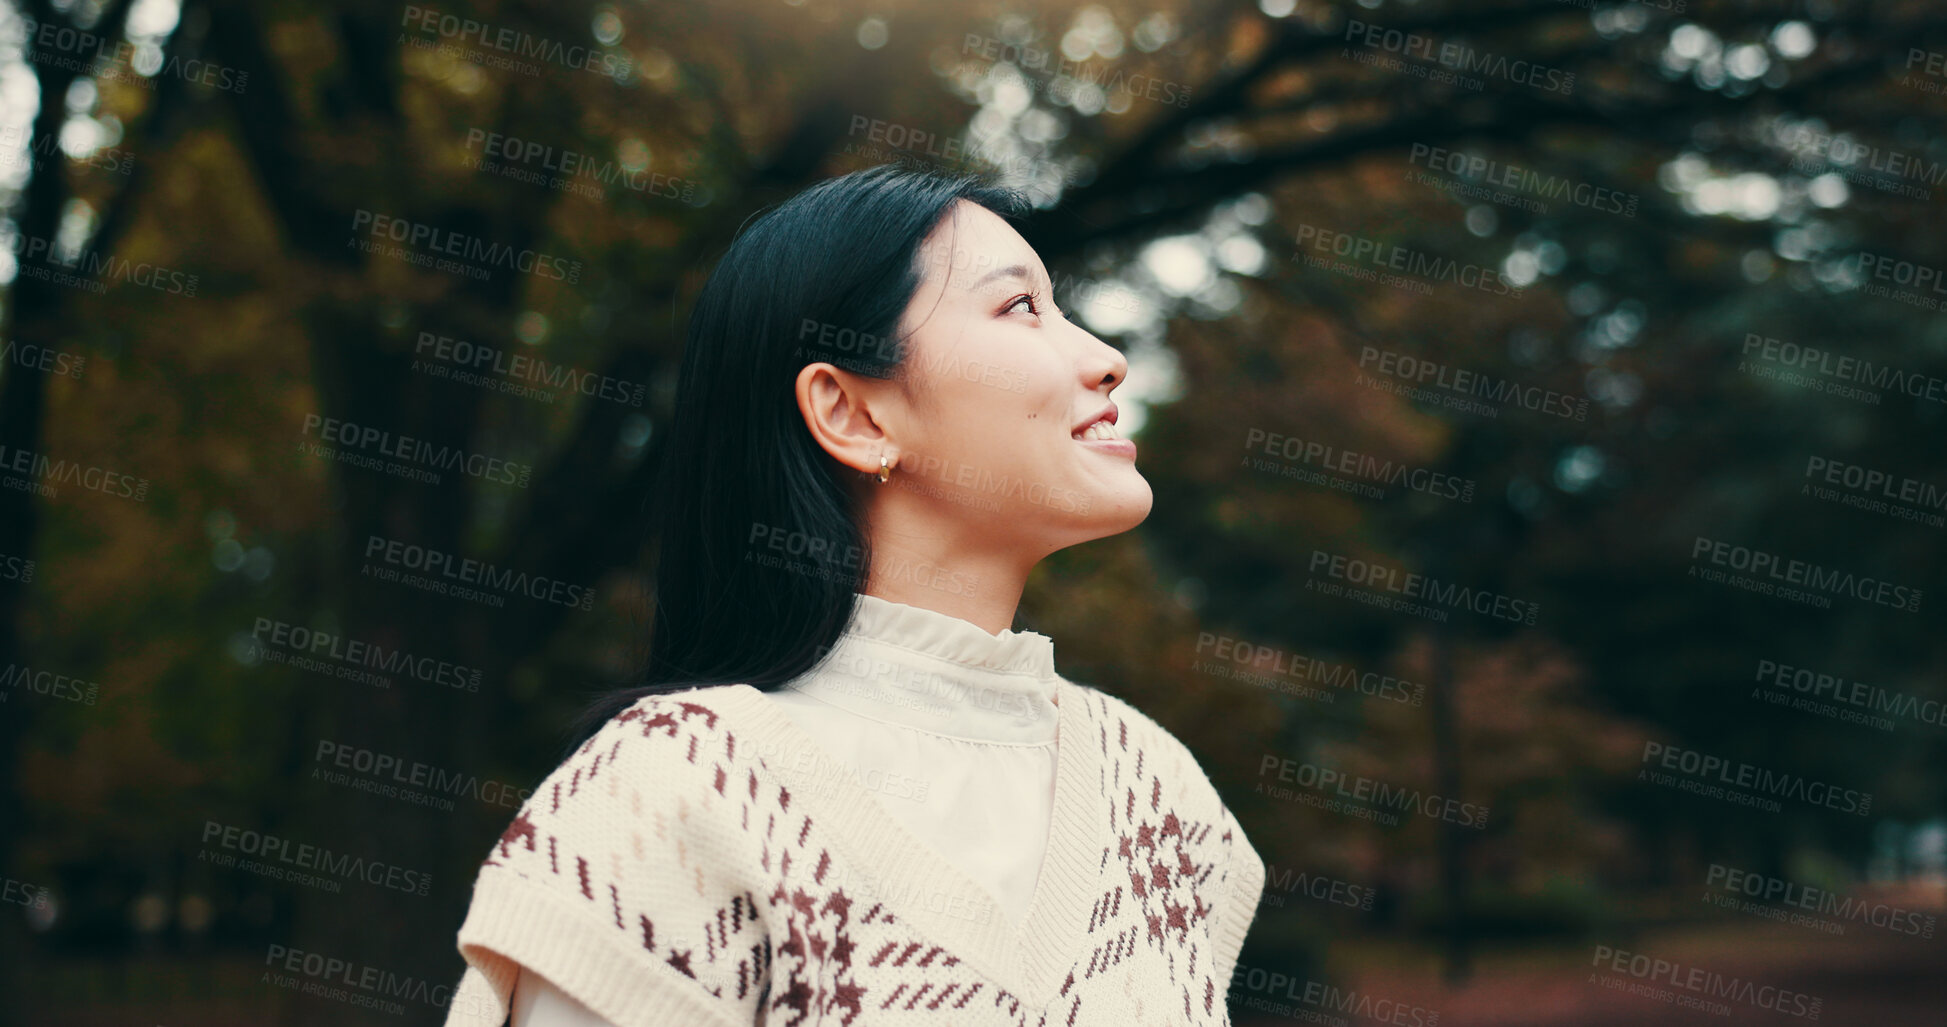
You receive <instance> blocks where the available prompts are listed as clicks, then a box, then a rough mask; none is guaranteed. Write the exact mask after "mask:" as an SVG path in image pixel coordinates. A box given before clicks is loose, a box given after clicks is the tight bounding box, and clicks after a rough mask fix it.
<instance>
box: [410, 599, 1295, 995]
mask: <svg viewBox="0 0 1947 1027" xmlns="http://www.w3.org/2000/svg"><path fill="white" fill-rule="evenodd" d="M860 605H861V610H860V616H859V617H858V618H857V619H855V622H854V624H853V625H852V626H851V627H850V628H848V631H847V633H846V635H845V636H844V637H842V638H841V640H840V644H839V646H837V647H835V648H836V651H835V653H834V659H833V660H830V661H827V663H826V665H824V666H825V667H826V670H825V671H824V674H825V676H826V677H827V678H829V677H830V676H831V673H832V671H831V670H830V669H829V668H831V667H833V666H844V665H850V666H853V667H858V668H872V667H876V668H877V672H876V673H865V674H862V675H861V677H860V682H859V684H860V686H861V687H869V688H874V689H877V690H879V691H880V692H883V691H884V688H885V687H886V684H887V683H888V682H893V681H895V680H903V683H901V684H900V685H898V687H903V688H908V689H911V690H913V691H914V692H915V694H916V700H915V701H918V702H924V701H925V698H924V695H923V692H924V691H925V690H926V689H929V688H930V689H935V690H953V691H954V692H955V693H956V697H960V698H964V696H965V695H966V694H967V693H966V691H965V690H966V689H986V690H987V691H989V692H991V693H992V694H995V695H997V696H1001V697H1007V696H1009V695H1014V694H1018V693H1019V692H1020V691H1021V686H1020V684H1019V683H1018V682H1015V681H1007V680H1002V679H1000V678H996V677H993V676H992V675H996V674H1005V673H1009V672H1018V671H1019V670H1020V667H1018V666H1008V665H1007V663H1006V661H1005V660H1003V661H998V662H997V661H996V660H995V659H994V658H993V657H994V656H995V652H996V650H995V649H994V648H993V647H980V646H974V648H977V649H978V651H973V649H970V643H969V641H968V638H967V633H966V630H964V629H969V628H971V625H966V624H965V622H962V621H958V620H956V619H954V618H947V617H945V616H944V615H941V614H936V613H933V612H932V611H918V610H916V609H914V608H911V607H904V606H900V605H899V604H892V603H886V602H885V601H883V600H878V599H876V597H870V596H866V597H861V604H860ZM891 608H896V609H897V611H910V612H907V613H904V614H900V613H896V612H893V611H892V609H891ZM956 625H957V626H958V627H957V628H956ZM972 630H973V631H975V632H978V631H979V629H977V628H972ZM1016 634H1017V635H1020V634H1026V635H1030V636H1031V633H1016ZM980 635H981V636H984V637H985V638H986V639H989V640H992V639H994V637H995V636H991V635H985V633H984V632H981V633H980ZM1032 637H1033V638H1036V639H1038V638H1039V636H1032ZM1042 641H1043V642H1045V640H1042ZM1036 652H1037V651H1036V650H1035V648H1034V647H1033V646H1032V645H1031V644H1029V643H1025V642H1015V643H1006V644H1002V645H1001V646H1000V655H1001V656H1004V657H1009V656H1013V657H1023V658H1025V659H1026V660H1027V661H1028V663H1029V665H1030V666H1032V663H1033V658H1034V655H1035V654H1036ZM1047 660H1048V662H1047V663H1046V664H1045V665H1044V667H1043V669H1042V671H1041V672H1042V673H1043V674H1045V675H1046V676H1047V677H1049V678H1051V679H1052V685H1053V696H1054V699H1055V706H1056V710H1055V712H1054V716H1055V717H1056V719H1057V720H1058V744H1057V745H1056V752H1055V777H1054V789H1053V791H1054V796H1053V799H1054V808H1053V816H1052V818H1051V823H1050V828H1049V831H1048V835H1047V839H1046V843H1045V850H1044V851H1043V853H1042V855H1041V864H1040V873H1039V874H1038V876H1035V877H1033V878H1032V880H1033V884H1032V898H1031V900H1029V901H1028V902H1027V904H1026V909H1025V912H1024V913H1020V914H1019V915H1018V916H1009V915H1007V914H1009V913H1013V912H1016V910H1014V909H1009V908H1007V907H1006V906H1004V905H1003V904H1002V903H1001V902H1000V900H998V899H997V898H996V896H995V894H994V892H993V891H992V890H991V889H990V888H988V887H982V886H981V884H980V883H979V882H978V881H976V880H975V879H974V878H973V877H972V876H970V875H969V873H968V872H966V871H964V870H962V869H961V868H960V867H961V865H964V864H961V865H956V862H955V861H952V860H949V859H947V858H945V857H944V856H943V855H942V854H941V853H940V852H939V851H938V850H936V849H935V848H933V847H931V846H929V845H927V844H924V843H922V842H921V841H920V839H919V838H918V837H916V835H915V833H914V830H913V828H912V827H910V826H909V825H908V824H907V823H902V820H901V816H894V815H893V814H892V813H890V812H889V811H888V806H887V803H890V802H893V801H894V800H893V799H892V798H891V797H889V795H887V794H883V793H885V791H886V786H885V784H884V783H883V782H882V781H874V782H873V783H874V784H877V785H878V789H877V793H875V791H874V790H869V789H868V787H867V781H868V777H869V775H862V774H860V773H859V772H858V768H857V767H855V766H853V765H852V764H850V763H848V762H847V761H846V760H844V759H843V758H834V757H833V755H832V754H831V753H830V752H829V751H827V747H828V746H829V745H831V744H832V741H833V740H832V739H831V738H829V737H828V736H825V735H820V736H819V737H813V735H812V734H811V733H808V732H807V730H806V728H805V726H804V725H803V723H802V722H803V721H804V719H805V718H803V717H794V716H791V715H787V714H786V713H785V712H784V711H783V706H782V704H780V703H779V702H778V701H776V697H775V696H774V695H771V694H766V693H760V692H758V691H757V690H755V689H753V688H751V687H749V686H746V685H730V686H722V687H716V688H704V689H697V690H693V691H688V692H683V693H679V694H675V695H670V696H663V697H657V698H652V699H646V700H643V701H642V702H640V703H637V704H636V705H635V706H634V707H632V708H631V709H629V710H628V711H626V712H624V713H622V714H620V715H619V716H617V717H616V718H615V719H613V720H611V721H610V722H609V723H608V724H607V725H606V726H604V727H603V728H602V729H601V731H599V732H598V733H597V734H596V735H595V736H594V737H593V738H591V739H590V740H589V741H588V742H587V743H586V744H584V745H583V746H582V747H581V748H580V749H579V750H577V751H576V753H575V754H574V755H572V756H571V757H570V758H569V759H567V760H566V761H564V762H563V763H562V764H561V766H560V767H558V768H556V770H555V771H554V772H553V773H552V774H551V775H549V777H548V778H547V780H545V781H544V782H542V784H541V786H540V787H539V788H537V789H536V790H535V793H534V797H533V798H532V799H531V800H530V801H529V802H528V803H527V805H526V806H524V807H523V808H522V809H521V811H520V813H519V814H518V815H516V816H515V818H514V820H513V823H512V824H511V825H510V826H509V827H508V829H507V831H506V832H505V833H504V834H503V835H502V836H501V839H500V841H499V842H498V843H496V844H495V845H494V846H493V848H492V850H491V852H490V853H489V855H488V857H487V859H486V861H485V863H484V864H483V866H482V867H481V870H480V875H479V877H478V879H477V880H476V882H475V884H474V897H473V903H472V907H471V909H470V910H469V912H468V915H467V919H466V922H465V924H464V925H463V926H462V927H461V929H460V935H459V945H460V951H461V953H462V954H463V955H464V956H465V957H466V960H467V963H468V969H467V971H466V973H465V975H464V976H463V977H462V979H461V983H460V988H459V989H458V991H457V992H456V993H455V994H454V997H453V1001H452V1005H451V1012H450V1016H449V1018H448V1020H447V1024H448V1025H449V1027H498V1025H499V1024H501V1023H502V1022H503V1021H504V1020H505V1019H506V1016H507V1012H508V1005H509V1002H510V998H511V993H512V991H513V988H514V985H515V981H516V979H517V978H518V976H519V975H520V973H521V970H522V968H523V967H525V968H527V969H528V970H529V971H531V972H533V973H538V974H539V975H541V976H542V977H545V978H547V980H548V981H550V982H552V984H553V985H554V986H555V987H557V988H559V989H560V990H561V991H562V992H565V993H566V994H567V995H569V996H572V997H573V998H575V999H576V1000H578V1001H579V1002H581V1003H582V1004H583V1005H585V1006H587V1007H588V1008H589V1009H590V1010H592V1011H593V1012H594V1013H596V1014H598V1015H600V1016H602V1017H603V1018H605V1019H607V1020H609V1021H611V1022H613V1023H615V1024H617V1025H620V1027H650V1025H663V1024H680V1025H689V1024H697V1025H712V1027H714V1025H746V1024H790V1025H796V1024H813V1023H833V1024H845V1025H863V1027H877V1025H888V1027H890V1025H897V1024H921V1023H923V1024H934V1025H940V1027H947V1025H955V1027H979V1025H996V1027H998V1025H1002V1024H1007V1025H1013V1027H1030V1025H1034V1027H1047V1025H1054V1024H1063V1025H1069V1027H1075V1025H1103V1027H1108V1025H1116V1027H1120V1025H1124V1024H1172V1025H1175V1024H1228V1023H1229V1022H1230V1020H1229V1016H1228V1013H1227V1011H1226V1008H1225V1004H1224V992H1225V991H1226V989H1227V988H1228V985H1229V977H1230V973H1231V969H1232V967H1233V965H1234V964H1235V961H1236V958H1237V953H1238V949H1239V948H1240V947H1241V946H1242V944H1243V939H1244V933H1245V930H1246V929H1247V928H1248V927H1249V925H1250V921H1251V917H1252V914H1253V911H1254V910H1255V908H1256V905H1257V901H1258V896H1259V893H1260V890H1261V889H1262V886H1263V882H1264V866H1263V863H1262V862H1261V861H1260V860H1259V858H1258V856H1257V853H1256V852H1255V851H1254V850H1253V849H1252V848H1251V846H1250V844H1249V842H1248V841H1247V840H1246V839H1245V837H1244V834H1243V831H1242V830H1241V829H1240V828H1239V827H1238V826H1237V823H1236V821H1235V820H1234V819H1233V818H1232V817H1231V815H1230V812H1229V811H1228V810H1227V809H1225V807H1224V806H1223V804H1222V802H1221V801H1220V800H1219V798H1218V796H1217V794H1216V792H1215V790H1214V789H1213V788H1212V787H1211V786H1210V783H1209V781H1208V780H1207V779H1206V778H1205V777H1204V775H1203V773H1202V771H1201V770H1200V769H1199V768H1198V766H1197V764H1196V761H1195V759H1194V758H1193V757H1192V756H1191V755H1190V754H1189V752H1188V750H1186V749H1185V748H1184V747H1183V746H1182V745H1181V743H1179V742H1177V741H1176V740H1175V739H1174V738H1172V737H1171V736H1170V735H1169V734H1168V733H1167V732H1165V731H1164V730H1163V729H1162V728H1161V727H1160V726H1158V725H1157V724H1155V723H1154V722H1153V721H1151V720H1150V719H1149V718H1147V717H1145V716H1144V715H1143V714H1141V713H1139V712H1137V711H1136V710H1135V709H1134V708H1132V707H1130V706H1128V705H1127V704H1125V703H1123V702H1121V701H1120V700H1117V699H1115V698H1113V697H1110V696H1108V695H1106V694H1104V693H1102V692H1099V691H1096V690H1095V689H1092V688H1088V687H1086V686H1082V685H1077V684H1073V683H1071V682H1068V681H1066V680H1064V679H1061V678H1059V677H1058V676H1055V675H1053V673H1052V657H1051V655H1048V656H1047ZM1014 662H1015V663H1017V664H1018V663H1020V660H1015V661H1014ZM888 667H891V668H894V669H895V670H896V671H899V672H900V673H895V674H888V673H886V668H888ZM921 667H923V668H926V669H927V670H928V671H929V673H927V674H924V675H915V674H912V673H910V671H911V670H912V669H914V668H921ZM823 685H824V687H825V688H826V689H827V694H828V695H830V694H833V693H832V692H831V689H832V687H833V686H832V684H831V682H830V681H829V680H827V681H824V682H823ZM941 705H942V709H946V708H949V707H950V705H951V704H941ZM1029 712H1031V711H1024V715H1025V714H1027V713H1029ZM894 808H897V807H894ZM903 815H904V814H903V813H902V816H903ZM1029 851H1030V852H1032V851H1033V847H1032V846H1030V847H1029ZM1016 904H1018V903H1009V905H1016Z"/></svg>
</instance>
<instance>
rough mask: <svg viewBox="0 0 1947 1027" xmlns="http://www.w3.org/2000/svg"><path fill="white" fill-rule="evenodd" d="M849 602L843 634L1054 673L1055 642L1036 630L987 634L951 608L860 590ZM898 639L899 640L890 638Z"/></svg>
mask: <svg viewBox="0 0 1947 1027" xmlns="http://www.w3.org/2000/svg"><path fill="white" fill-rule="evenodd" d="M854 594H855V595H857V597H858V602H857V604H856V605H855V606H854V607H853V611H852V620H851V622H850V623H848V624H847V625H846V628H845V634H856V635H863V636H865V637H867V638H870V639H872V640H874V641H875V642H879V643H881V644H887V645H897V646H901V647H903V648H906V649H911V650H913V651H914V652H918V653H924V654H925V655H928V656H934V657H938V658H940V659H944V660H950V661H952V662H954V663H958V664H963V665H965V666H968V667H981V668H985V669H988V670H994V671H1002V672H1008V673H1017V674H1031V675H1033V676H1034V677H1036V678H1039V679H1041V680H1044V681H1051V680H1053V679H1054V677H1055V643H1054V640H1053V639H1051V638H1049V637H1048V636H1046V635H1043V634H1040V633H1039V632H1034V631H1003V632H1001V633H1000V634H998V635H993V634H989V633H988V632H987V631H986V630H985V629H983V628H982V627H980V626H979V625H978V624H975V623H973V622H971V621H966V620H961V619H960V618H958V617H955V616H953V615H951V614H945V613H941V612H939V611H938V610H929V609H926V608H925V607H923V606H908V605H906V604H905V603H895V602H893V601H892V600H890V599H881V598H879V597H878V596H875V595H867V594H865V593H863V592H860V593H854ZM890 639H897V640H898V641H888V640H890Z"/></svg>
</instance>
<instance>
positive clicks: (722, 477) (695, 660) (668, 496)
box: [573, 164, 1029, 745]
mask: <svg viewBox="0 0 1947 1027" xmlns="http://www.w3.org/2000/svg"><path fill="white" fill-rule="evenodd" d="M959 200H967V201H969V202H972V203H976V204H979V205H980V206H982V207H986V208H987V209H989V210H992V211H994V212H995V213H997V214H1000V215H1001V216H1003V217H1009V218H1014V217H1018V216H1020V215H1021V214H1022V213H1024V212H1025V211H1026V210H1027V209H1028V207H1029V204H1028V202H1027V200H1026V198H1025V197H1024V196H1022V195H1021V194H1020V193H1018V192H1016V191H1014V190H1011V189H1005V188H1001V187H998V186H996V185H993V184H991V183H990V182H989V181H987V180H986V179H985V178H983V177H982V176H979V175H976V174H947V173H943V172H939V171H934V170H931V169H927V168H924V167H912V166H901V165H897V164H887V165H880V166H877V167H873V168H868V169H865V170H863V171H855V172H852V173H850V174H847V175H842V176H840V177H837V178H833V179H828V180H826V181H824V182H821V183H819V184H817V185H815V186H813V187H811V188H809V189H807V190H805V191H804V192H802V193H799V194H798V195H796V196H794V197H792V198H791V199H789V200H787V201H785V202H784V203H782V204H779V205H778V206H777V207H775V208H774V209H771V210H769V211H767V212H765V213H763V214H762V215H761V216H759V217H758V218H756V219H755V220H754V221H753V222H752V223H750V224H748V225H746V226H745V227H744V228H743V229H742V230H741V231H740V232H739V233H738V235H737V237H736V239H735V240H734V241H733V242H732V243H731V244H730V248H729V250H728V251H727V252H726V253H725V254H724V256H723V259H722V260H721V261H720V262H719V263H718V264H717V266H716V268H715V270H713V271H712V272H711V274H710V278H709V280H708V281H707V282H706V283H704V286H703V289H702V291H701V292H700V293H699V294H698V296H697V299H696V305H695V307H694V309H692V311H691V313H690V323H689V339H688V345H687V347H686V348H685V350H684V352H683V364H682V371H681V376H680V378H679V379H678V383H677V396H676V412H675V417H674V419H673V422H672V423H671V425H670V427H669V435H668V438H667V440H666V441H665V443H664V444H663V446H662V454H661V455H662V459H663V461H664V462H663V464H662V466H661V467H660V468H659V469H658V471H659V474H658V484H657V486H656V490H655V492H654V494H653V495H652V497H651V499H650V504H651V506H652V507H653V508H654V512H653V514H652V521H653V522H654V528H655V530H656V532H657V535H658V545H659V553H660V556H659V559H658V562H657V565H656V569H655V580H656V584H655V613H654V618H653V622H652V627H651V635H650V644H649V653H648V660H647V663H646V665H645V667H644V669H643V670H642V672H641V674H640V675H639V677H638V679H637V683H636V684H635V685H634V686H633V687H630V688H625V689H622V690H620V691H617V692H614V693H611V694H609V695H606V696H603V697H602V698H601V699H600V700H598V701H597V702H595V703H594V704H593V705H591V706H590V707H589V708H588V709H587V710H586V711H585V712H584V713H583V715H582V716H581V718H580V719H579V721H578V722H577V724H576V725H575V730H574V732H573V734H574V736H575V743H574V744H577V745H578V744H579V743H580V742H581V741H583V740H585V739H586V738H587V737H588V736H590V735H592V734H594V732H595V731H596V730H599V729H600V727H601V725H602V724H603V723H604V722H606V721H607V720H608V719H609V718H611V717H613V716H615V715H616V714H618V713H620V712H622V711H623V710H625V709H627V708H628V707H630V706H632V705H634V704H635V703H636V702H637V701H638V700H640V699H642V698H643V697H645V696H650V695H658V694H663V693H668V692H673V691H681V690H685V689H688V688H693V687H700V686H708V685H721V684H740V683H741V684H748V685H751V686H753V687H756V688H759V689H762V690H766V691H769V690H773V689H776V688H777V687H779V686H780V685H782V684H783V683H785V682H786V681H789V680H791V679H793V678H795V677H797V676H799V675H801V674H803V673H804V672H806V671H808V670H810V669H811V668H812V667H814V666H816V665H817V664H818V662H819V661H820V660H821V659H822V658H823V657H824V656H825V654H826V653H828V652H829V651H830V649H831V646H832V644H833V643H834V642H836V641H837V639H838V636H839V634H840V632H842V631H843V630H844V628H845V625H846V624H847V623H848V622H849V621H850V620H851V617H852V612H853V606H854V605H855V603H856V599H855V593H857V592H860V591H862V590H863V588H864V584H865V578H866V571H867V568H868V566H869V562H870V553H869V550H868V546H867V540H866V538H865V532H864V530H863V526H862V524H861V519H860V512H861V511H860V506H859V502H858V498H857V494H856V492H855V491H854V489H853V487H852V486H853V485H854V483H855V482H857V481H861V480H863V478H862V476H861V475H859V474H858V472H856V471H854V470H851V469H849V468H847V467H845V466H844V465H842V464H840V463H838V461H836V460H834V459H833V458H832V457H831V455H830V454H828V453H826V452H825V451H824V449H823V447H821V446H820V445H819V444H818V442H817V441H816V440H815V439H813V438H812V436H811V432H810V430H809V429H807V428H806V427H805V423H804V419H803V416H802V415H801V414H800V413H799V411H798V405H797V397H796V393H795V381H796V378H797V374H798V372H799V370H801V369H802V368H803V367H804V366H805V365H807V364H811V363H817V362H819V361H825V362H829V363H831V364H833V365H835V366H838V367H842V368H844V369H845V370H848V371H851V372H853V373H856V374H860V375H865V376H867V377H872V378H880V379H886V378H893V377H895V376H897V375H899V374H902V373H905V371H906V370H907V368H906V364H905V359H906V355H907V346H906V339H905V338H903V337H901V336H900V335H899V324H900V319H901V317H902V315H904V313H905V311H906V307H907V306H908V305H909V304H910V303H911V302H912V299H913V296H914V295H915V293H916V292H917V291H918V289H919V285H920V282H921V281H922V279H923V277H924V272H925V267H924V266H923V264H922V258H921V254H920V246H921V244H922V243H924V242H925V240H926V238H927V237H928V236H929V235H931V234H932V232H933V230H934V229H935V228H936V227H937V226H939V225H940V224H941V223H942V222H943V221H944V220H945V219H946V217H947V215H948V214H949V213H950V211H951V210H952V209H953V207H954V204H955V202H956V201H959ZM950 267H951V264H949V268H950Z"/></svg>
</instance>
